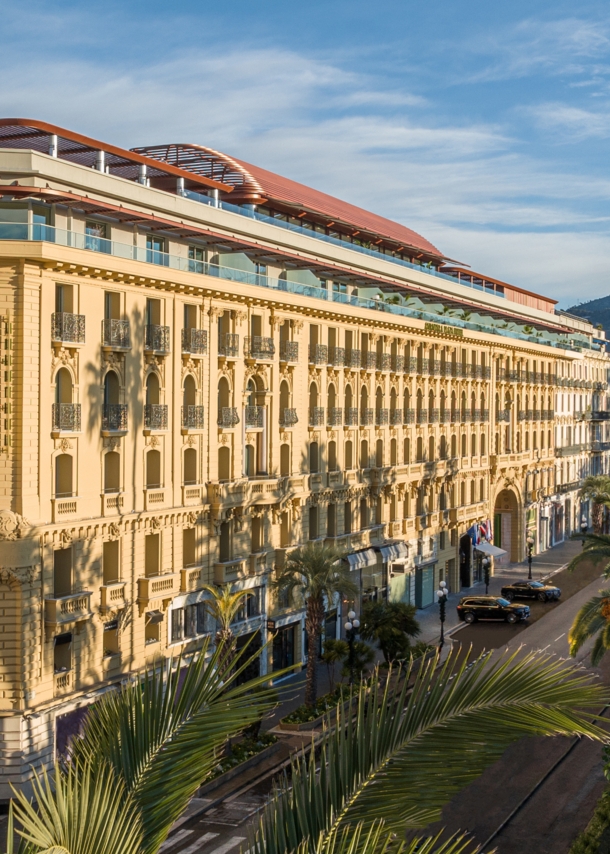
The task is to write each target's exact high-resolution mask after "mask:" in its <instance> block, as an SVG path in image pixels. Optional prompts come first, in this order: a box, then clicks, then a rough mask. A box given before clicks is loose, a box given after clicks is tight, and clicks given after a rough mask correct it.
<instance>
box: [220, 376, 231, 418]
mask: <svg viewBox="0 0 610 854" xmlns="http://www.w3.org/2000/svg"><path fill="white" fill-rule="evenodd" d="M230 406H231V390H230V388H229V381H228V380H227V378H226V377H221V378H220V379H219V380H218V414H219V415H221V414H222V410H223V409H228V408H229V407H230Z"/></svg>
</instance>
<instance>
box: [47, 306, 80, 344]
mask: <svg viewBox="0 0 610 854" xmlns="http://www.w3.org/2000/svg"><path fill="white" fill-rule="evenodd" d="M51 339H52V340H53V341H61V342H62V343H66V344H84V343H85V315H84V314H70V312H67V311H56V312H55V314H52V315H51Z"/></svg>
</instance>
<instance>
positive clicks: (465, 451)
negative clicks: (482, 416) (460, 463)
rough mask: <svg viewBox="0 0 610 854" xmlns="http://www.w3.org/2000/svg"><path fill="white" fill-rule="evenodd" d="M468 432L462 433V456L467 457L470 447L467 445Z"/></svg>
mask: <svg viewBox="0 0 610 854" xmlns="http://www.w3.org/2000/svg"><path fill="white" fill-rule="evenodd" d="M466 442H467V439H466V434H465V433H462V456H463V457H465V456H466V455H467V453H468V448H467V447H466Z"/></svg>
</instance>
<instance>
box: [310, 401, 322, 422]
mask: <svg viewBox="0 0 610 854" xmlns="http://www.w3.org/2000/svg"><path fill="white" fill-rule="evenodd" d="M309 424H310V426H311V427H321V426H322V424H324V407H323V406H312V407H311V408H310V410H309Z"/></svg>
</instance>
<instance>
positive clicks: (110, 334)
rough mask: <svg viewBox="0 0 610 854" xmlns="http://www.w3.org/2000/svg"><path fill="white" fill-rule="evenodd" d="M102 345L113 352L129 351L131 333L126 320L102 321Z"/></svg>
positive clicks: (108, 319) (110, 319) (109, 319)
mask: <svg viewBox="0 0 610 854" xmlns="http://www.w3.org/2000/svg"><path fill="white" fill-rule="evenodd" d="M102 345H103V346H104V347H111V348H112V349H113V350H129V349H130V348H131V333H130V329H129V321H128V320H114V319H113V318H108V317H107V318H106V319H105V320H102Z"/></svg>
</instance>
